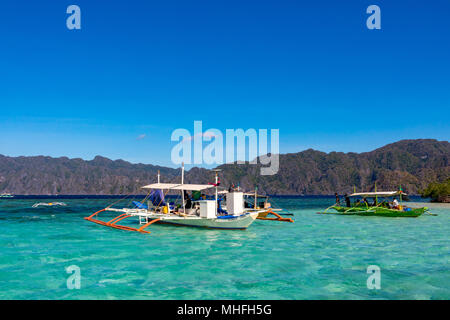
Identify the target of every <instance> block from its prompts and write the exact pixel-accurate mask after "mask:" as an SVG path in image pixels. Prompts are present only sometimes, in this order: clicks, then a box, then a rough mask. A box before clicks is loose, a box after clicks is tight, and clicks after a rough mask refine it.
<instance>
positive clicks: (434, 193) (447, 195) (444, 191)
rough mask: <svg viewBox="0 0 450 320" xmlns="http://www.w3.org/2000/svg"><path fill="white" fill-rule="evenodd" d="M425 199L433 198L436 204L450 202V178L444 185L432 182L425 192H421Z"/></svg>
mask: <svg viewBox="0 0 450 320" xmlns="http://www.w3.org/2000/svg"><path fill="white" fill-rule="evenodd" d="M420 194H421V196H422V197H424V198H431V200H432V201H434V202H450V178H448V179H447V180H445V181H444V182H442V183H438V182H432V183H430V184H429V185H428V186H427V187H426V188H425V190H422V191H420Z"/></svg>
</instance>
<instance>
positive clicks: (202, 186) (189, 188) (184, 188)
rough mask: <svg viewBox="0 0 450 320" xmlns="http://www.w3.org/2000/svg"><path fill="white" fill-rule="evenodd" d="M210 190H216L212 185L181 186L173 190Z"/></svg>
mask: <svg viewBox="0 0 450 320" xmlns="http://www.w3.org/2000/svg"><path fill="white" fill-rule="evenodd" d="M209 188H214V186H213V185H212V184H180V185H178V186H176V187H173V188H171V189H172V190H187V191H196V190H198V191H200V190H205V189H209Z"/></svg>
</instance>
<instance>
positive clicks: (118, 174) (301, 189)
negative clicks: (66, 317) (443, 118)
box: [0, 139, 450, 195]
mask: <svg viewBox="0 0 450 320" xmlns="http://www.w3.org/2000/svg"><path fill="white" fill-rule="evenodd" d="M449 159H450V143H449V142H448V141H437V140H431V139H427V140H422V139H420V140H402V141H399V142H396V143H392V144H389V145H386V146H384V147H382V148H379V149H376V150H374V151H371V152H365V153H359V154H358V153H342V152H331V153H324V152H320V151H315V150H312V149H309V150H306V151H302V152H298V153H290V154H283V155H280V170H279V172H278V173H277V174H276V175H273V176H261V175H259V172H260V170H259V168H260V167H259V165H249V164H239V165H238V164H226V165H222V166H220V167H219V168H220V169H222V170H223V171H222V173H221V181H222V186H225V187H228V185H229V184H230V183H232V182H233V183H236V184H237V183H239V184H240V186H241V187H243V188H244V189H247V190H251V189H253V188H254V186H258V188H259V191H260V192H263V193H268V194H280V195H281V194H289V195H301V194H333V193H334V192H339V193H345V192H351V191H352V190H353V186H356V188H357V189H358V190H365V191H368V190H373V187H374V182H375V181H377V186H378V190H388V189H389V190H391V189H392V190H396V189H397V188H398V187H399V185H402V187H403V189H404V190H405V191H407V192H409V193H411V194H417V193H418V190H419V189H422V188H425V187H426V186H427V185H428V183H429V182H432V181H444V180H445V179H446V178H448V177H450V161H449ZM157 170H160V171H161V175H162V179H163V181H164V182H179V179H180V177H179V176H180V170H179V169H172V168H166V167H160V166H153V165H144V164H131V163H129V162H126V161H123V160H116V161H112V160H109V159H107V158H103V157H100V156H97V157H96V158H95V159H94V160H91V161H85V160H82V159H69V158H66V157H63V158H51V157H43V156H39V157H5V156H1V155H0V193H1V192H11V193H14V194H102V195H103V194H127V193H130V192H136V193H141V192H139V187H140V186H142V185H144V184H147V183H152V182H155V181H156V173H157ZM213 178H214V174H213V172H211V171H210V170H207V169H201V168H193V169H191V170H189V171H188V172H187V173H186V182H197V183H207V182H213Z"/></svg>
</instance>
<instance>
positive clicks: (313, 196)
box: [0, 194, 430, 202]
mask: <svg viewBox="0 0 450 320" xmlns="http://www.w3.org/2000/svg"><path fill="white" fill-rule="evenodd" d="M145 196H146V195H145V194H135V195H129V196H125V195H98V194H89V195H70V194H64V195H14V197H12V198H0V201H1V200H14V199H16V200H17V199H19V200H26V199H122V198H125V197H126V198H128V199H133V198H139V197H145ZM268 196H269V197H271V198H285V199H289V198H291V199H300V198H317V199H321V198H322V199H323V198H333V199H334V197H335V196H334V194H330V195H319V194H308V195H270V194H269V195H268ZM341 196H342V195H341ZM167 197H169V198H175V197H177V196H176V195H167ZM409 197H410V198H413V199H414V200H415V201H416V202H430V199H428V198H421V196H420V195H410V196H409Z"/></svg>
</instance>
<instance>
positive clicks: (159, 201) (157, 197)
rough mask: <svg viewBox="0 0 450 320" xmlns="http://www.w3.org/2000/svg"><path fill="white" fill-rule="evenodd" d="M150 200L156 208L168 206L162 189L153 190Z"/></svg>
mask: <svg viewBox="0 0 450 320" xmlns="http://www.w3.org/2000/svg"><path fill="white" fill-rule="evenodd" d="M148 199H149V200H150V201H151V202H152V203H153V205H154V206H159V207H161V206H165V205H167V204H166V202H165V201H164V193H163V191H162V190H161V189H155V190H152V192H150V195H149V197H148Z"/></svg>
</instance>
